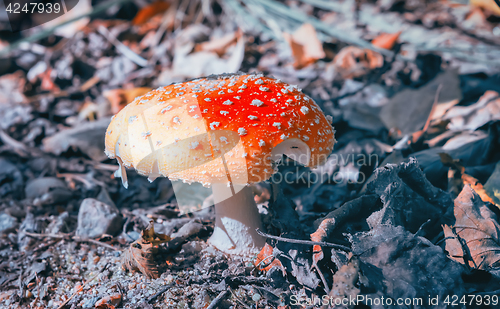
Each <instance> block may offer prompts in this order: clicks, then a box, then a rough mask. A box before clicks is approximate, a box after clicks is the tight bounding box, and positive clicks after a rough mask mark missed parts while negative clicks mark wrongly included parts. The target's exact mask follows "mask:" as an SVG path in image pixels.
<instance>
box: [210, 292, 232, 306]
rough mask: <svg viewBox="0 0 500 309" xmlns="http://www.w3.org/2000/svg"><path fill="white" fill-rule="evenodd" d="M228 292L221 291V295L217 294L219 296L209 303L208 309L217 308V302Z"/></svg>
mask: <svg viewBox="0 0 500 309" xmlns="http://www.w3.org/2000/svg"><path fill="white" fill-rule="evenodd" d="M228 292H229V291H228V290H225V291H222V292H220V293H219V295H217V297H216V298H215V299H214V300H212V302H211V303H210V305H208V307H207V309H214V308H216V307H217V304H218V303H219V302H220V301H221V300H222V299H223V298H224V297H225V296H226V295H227V293H228Z"/></svg>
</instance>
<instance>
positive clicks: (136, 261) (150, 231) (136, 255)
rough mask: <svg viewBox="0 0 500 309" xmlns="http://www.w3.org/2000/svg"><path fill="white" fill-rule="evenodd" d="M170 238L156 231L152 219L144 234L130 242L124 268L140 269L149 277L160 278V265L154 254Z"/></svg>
mask: <svg viewBox="0 0 500 309" xmlns="http://www.w3.org/2000/svg"><path fill="white" fill-rule="evenodd" d="M169 240H170V237H169V236H167V235H164V234H158V233H155V231H154V224H153V221H150V222H149V225H148V226H147V227H146V228H145V229H144V230H143V231H142V236H141V237H140V238H139V239H137V240H136V241H134V242H133V243H132V244H130V246H129V247H128V248H127V250H126V251H125V252H124V253H123V255H122V264H123V268H125V269H127V270H128V271H140V272H141V273H142V274H143V275H145V276H147V277H148V278H158V276H159V274H158V267H157V265H156V262H155V257H154V255H155V254H156V252H157V248H158V247H157V246H158V245H159V244H160V243H164V242H167V241H169Z"/></svg>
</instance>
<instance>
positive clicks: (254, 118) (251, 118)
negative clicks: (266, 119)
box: [248, 115, 259, 120]
mask: <svg viewBox="0 0 500 309" xmlns="http://www.w3.org/2000/svg"><path fill="white" fill-rule="evenodd" d="M248 118H249V119H250V120H256V119H258V118H259V117H257V116H253V115H250V116H248Z"/></svg>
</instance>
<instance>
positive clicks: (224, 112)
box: [220, 111, 229, 116]
mask: <svg viewBox="0 0 500 309" xmlns="http://www.w3.org/2000/svg"><path fill="white" fill-rule="evenodd" d="M220 113H221V114H222V115H224V116H226V115H227V114H229V112H228V111H220Z"/></svg>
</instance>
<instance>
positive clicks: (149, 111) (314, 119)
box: [105, 74, 335, 185]
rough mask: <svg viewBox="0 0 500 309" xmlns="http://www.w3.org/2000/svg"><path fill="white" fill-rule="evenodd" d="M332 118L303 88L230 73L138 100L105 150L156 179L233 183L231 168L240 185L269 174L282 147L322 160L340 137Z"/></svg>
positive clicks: (117, 122) (117, 119)
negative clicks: (335, 132) (336, 135)
mask: <svg viewBox="0 0 500 309" xmlns="http://www.w3.org/2000/svg"><path fill="white" fill-rule="evenodd" d="M330 122H331V121H328V120H327V117H325V115H324V114H323V113H322V111H321V109H320V108H319V107H318V105H317V104H316V103H315V102H314V101H313V100H312V99H311V98H309V97H308V96H306V95H305V94H303V93H302V92H301V90H300V89H299V88H297V87H296V86H292V85H288V84H286V83H283V82H281V81H280V80H276V79H272V78H268V77H264V76H263V75H260V74H258V75H257V74H252V75H239V74H224V75H218V76H209V77H206V78H200V79H196V80H192V81H188V82H184V83H177V84H173V85H170V86H166V87H160V88H158V89H156V90H153V91H150V92H149V93H147V94H145V95H144V96H141V97H138V98H136V99H135V100H134V101H133V102H132V103H130V104H128V105H127V106H126V107H125V108H124V109H123V110H121V111H120V112H119V113H118V114H117V115H115V116H114V117H113V119H112V121H111V123H110V125H109V127H108V130H107V133H106V150H105V152H106V154H107V155H108V156H109V157H110V158H115V157H116V158H118V159H119V160H118V161H119V163H120V165H122V164H123V165H124V166H126V167H135V169H136V170H137V171H138V172H139V173H140V174H142V175H148V176H150V178H153V179H154V178H155V177H157V176H160V175H162V176H165V177H169V178H170V179H171V180H178V179H181V180H183V181H185V182H200V183H202V184H204V185H210V184H211V183H221V182H222V183H225V182H228V177H227V172H228V171H229V174H230V180H231V181H232V182H233V183H240V184H247V183H254V182H260V181H264V180H266V179H269V178H270V177H271V176H272V174H273V173H274V172H275V171H274V168H273V164H272V161H273V160H274V159H276V158H277V157H278V156H281V154H283V153H285V154H286V155H288V156H290V157H292V158H293V159H295V160H297V161H299V162H301V163H303V164H305V165H307V166H310V167H315V166H317V165H320V164H323V163H324V162H325V161H326V158H327V156H328V155H329V154H330V152H331V151H332V150H333V145H334V143H335V139H334V130H333V128H332V126H331V125H330ZM287 140H289V142H287V143H283V142H284V141H287ZM290 141H293V142H290ZM280 144H281V145H280ZM282 145H287V146H286V147H285V148H286V149H285V148H283V147H282ZM282 148H283V149H282ZM295 150H297V151H295ZM294 155H296V157H294ZM223 158H224V159H225V162H224V160H223Z"/></svg>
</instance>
